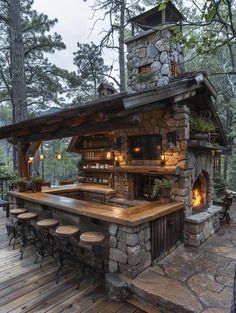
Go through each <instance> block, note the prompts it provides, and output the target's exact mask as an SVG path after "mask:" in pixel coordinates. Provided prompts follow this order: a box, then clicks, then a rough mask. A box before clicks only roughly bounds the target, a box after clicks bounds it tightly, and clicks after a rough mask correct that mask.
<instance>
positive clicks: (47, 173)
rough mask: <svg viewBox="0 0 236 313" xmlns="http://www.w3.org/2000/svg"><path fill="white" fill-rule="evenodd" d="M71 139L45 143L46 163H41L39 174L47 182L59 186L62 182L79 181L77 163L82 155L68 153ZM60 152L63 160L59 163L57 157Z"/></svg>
mask: <svg viewBox="0 0 236 313" xmlns="http://www.w3.org/2000/svg"><path fill="white" fill-rule="evenodd" d="M68 144H69V139H67V138H65V139H62V140H50V141H46V142H44V143H43V153H44V155H45V159H44V161H40V163H39V174H40V176H42V177H43V178H44V180H45V181H50V182H51V183H52V184H54V185H55V184H58V183H59V181H61V180H74V181H76V180H77V179H78V167H77V163H78V161H79V160H80V155H78V154H77V153H68V152H66V149H67V147H68ZM58 152H61V154H62V157H63V158H62V160H60V161H58V160H57V159H56V155H57V153H58Z"/></svg>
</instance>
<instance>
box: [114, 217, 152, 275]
mask: <svg viewBox="0 0 236 313" xmlns="http://www.w3.org/2000/svg"><path fill="white" fill-rule="evenodd" d="M109 235H110V237H109V246H110V253H109V272H121V273H123V274H124V275H126V276H128V277H131V278H134V277H136V276H137V275H138V274H139V273H141V272H142V271H143V270H144V269H146V268H147V267H148V266H150V265H151V232H150V225H149V224H148V223H146V224H143V225H141V226H136V227H128V226H122V225H117V224H111V225H110V226H109Z"/></svg>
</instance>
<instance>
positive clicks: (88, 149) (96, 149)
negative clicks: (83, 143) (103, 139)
mask: <svg viewBox="0 0 236 313" xmlns="http://www.w3.org/2000/svg"><path fill="white" fill-rule="evenodd" d="M111 149H112V147H111V146H109V147H97V148H80V147H76V152H80V151H81V152H86V151H91V152H92V151H110V150H111Z"/></svg>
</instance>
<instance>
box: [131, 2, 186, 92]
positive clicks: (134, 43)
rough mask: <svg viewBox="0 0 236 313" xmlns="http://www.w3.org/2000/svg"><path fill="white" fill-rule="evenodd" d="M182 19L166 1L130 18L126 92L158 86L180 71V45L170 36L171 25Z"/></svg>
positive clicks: (181, 62) (181, 53)
mask: <svg viewBox="0 0 236 313" xmlns="http://www.w3.org/2000/svg"><path fill="white" fill-rule="evenodd" d="M183 19H184V18H183V16H182V14H181V13H180V12H179V11H178V10H177V8H176V7H175V6H174V5H173V4H172V3H171V2H170V1H169V2H168V3H167V5H166V8H165V10H162V11H159V7H155V8H153V9H151V10H149V11H147V12H144V13H142V14H140V15H139V16H136V17H134V18H132V19H130V22H131V23H132V37H131V38H130V39H128V40H127V41H126V44H127V51H128V55H127V60H128V63H127V68H128V92H135V91H140V90H144V89H147V88H152V87H155V86H158V87H162V86H164V85H167V84H168V83H169V81H170V79H172V78H174V77H177V76H178V75H179V74H181V73H182V72H183V70H184V68H183V64H184V57H183V51H182V48H181V45H180V43H176V42H175V41H173V40H171V39H173V36H174V33H173V31H172V29H171V25H173V24H174V25H175V24H177V23H181V21H182V20H183ZM165 26H166V27H165ZM135 30H136V31H137V30H138V32H136V33H135Z"/></svg>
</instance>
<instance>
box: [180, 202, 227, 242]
mask: <svg viewBox="0 0 236 313" xmlns="http://www.w3.org/2000/svg"><path fill="white" fill-rule="evenodd" d="M221 210H222V208H221V207H218V206H211V207H210V208H208V209H207V210H206V211H205V212H201V213H198V214H194V215H190V216H188V217H187V218H186V219H185V221H184V243H185V245H189V246H193V247H199V246H200V245H201V244H202V243H203V242H204V241H205V240H207V238H208V237H210V236H211V235H213V234H214V233H216V232H217V231H218V230H219V228H220V220H219V212H220V211H221Z"/></svg>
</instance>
